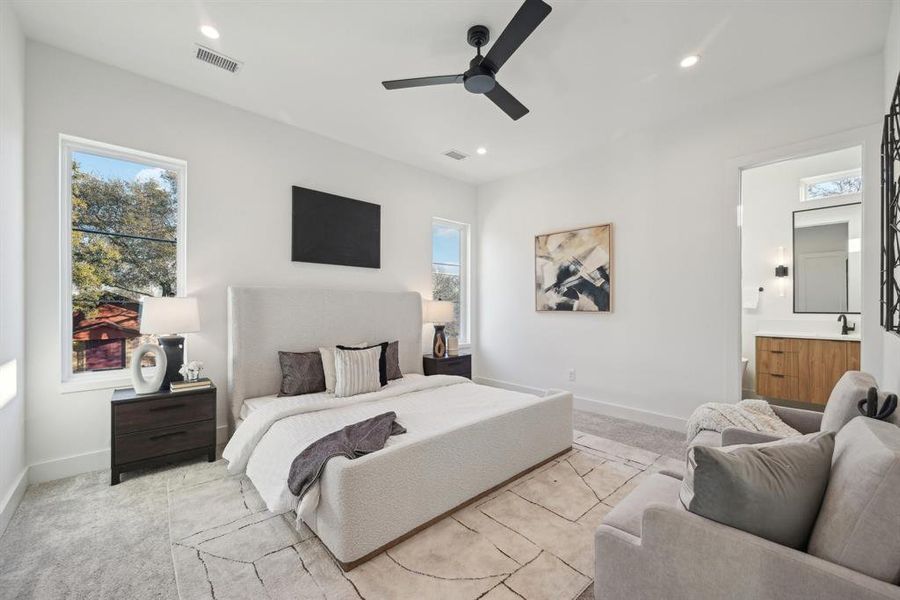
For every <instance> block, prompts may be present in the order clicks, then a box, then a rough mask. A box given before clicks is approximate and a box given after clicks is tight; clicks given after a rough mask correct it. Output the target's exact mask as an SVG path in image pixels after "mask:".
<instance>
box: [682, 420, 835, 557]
mask: <svg viewBox="0 0 900 600" xmlns="http://www.w3.org/2000/svg"><path fill="white" fill-rule="evenodd" d="M833 450H834V434H833V433H831V432H830V431H829V432H822V433H814V434H808V435H805V436H802V437H794V438H785V439H782V440H777V441H774V442H768V443H764V444H754V445H747V446H729V447H727V448H708V447H706V446H694V447H692V448H691V449H690V450H689V451H688V460H687V471H686V472H685V477H684V481H683V483H682V486H681V494H680V496H681V502H682V504H684V506H685V508H687V509H688V510H689V511H691V512H693V513H696V514H698V515H700V516H702V517H706V518H707V519H711V520H713V521H717V522H719V523H722V524H724V525H728V526H730V527H734V528H736V529H741V530H743V531H746V532H748V533H752V534H753V535H756V536H759V537H761V538H765V539H767V540H771V541H773V542H775V543H778V544H781V545H783V546H788V547H791V548H797V549H801V548H805V547H806V543H807V541H808V540H809V536H810V532H811V531H812V528H813V525H814V524H815V521H816V515H817V513H818V512H819V506H820V505H821V503H822V496H823V495H824V494H825V487H826V486H827V484H828V473H829V470H830V469H831V454H832V451H833Z"/></svg>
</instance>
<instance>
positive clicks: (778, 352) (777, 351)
mask: <svg viewBox="0 0 900 600" xmlns="http://www.w3.org/2000/svg"><path fill="white" fill-rule="evenodd" d="M769 352H771V353H772V354H784V350H769Z"/></svg>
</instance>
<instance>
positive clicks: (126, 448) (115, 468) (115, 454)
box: [110, 385, 216, 485]
mask: <svg viewBox="0 0 900 600" xmlns="http://www.w3.org/2000/svg"><path fill="white" fill-rule="evenodd" d="M110 418H111V421H112V443H111V444H110V446H111V448H110V450H111V452H110V485H116V484H117V483H119V476H120V474H121V473H124V472H125V471H133V470H135V469H145V468H147V467H153V466H157V465H162V464H167V463H172V462H177V461H181V460H184V459H186V458H191V457H194V456H198V455H201V456H202V455H206V458H207V460H208V461H209V462H213V461H214V460H216V387H215V386H214V385H210V387H209V388H207V389H203V390H191V391H186V392H169V391H160V392H156V393H155V394H137V393H136V392H135V391H134V389H132V388H124V389H118V390H116V391H115V392H113V397H112V402H111V404H110Z"/></svg>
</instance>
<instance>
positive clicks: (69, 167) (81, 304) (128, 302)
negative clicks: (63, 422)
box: [60, 136, 186, 382]
mask: <svg viewBox="0 0 900 600" xmlns="http://www.w3.org/2000/svg"><path fill="white" fill-rule="evenodd" d="M61 153H62V161H61V162H62V173H61V183H62V185H61V188H62V189H61V199H62V205H63V210H62V211H61V218H62V221H63V222H62V227H61V228H60V230H61V231H62V232H63V237H62V240H61V242H62V249H63V252H62V264H63V269H62V281H61V293H62V307H63V315H62V348H63V380H64V381H73V380H76V379H77V380H80V381H81V382H84V381H86V379H85V378H86V377H87V380H97V379H106V378H117V377H121V376H122V374H123V373H122V371H123V369H127V368H129V367H130V363H131V355H132V353H133V351H134V350H135V349H136V348H137V346H139V345H140V344H141V343H143V342H146V341H149V340H148V337H147V336H146V335H142V334H141V333H140V315H139V306H140V305H139V302H140V298H141V297H142V296H175V295H177V293H178V290H179V289H180V288H182V287H183V285H184V235H183V233H184V232H183V224H184V197H185V189H184V187H185V171H186V166H185V163H184V162H182V161H178V160H175V159H170V158H165V157H160V156H156V155H151V154H147V153H144V152H139V151H135V150H129V149H127V148H120V147H117V146H110V145H108V144H101V143H99V142H92V141H89V140H82V139H78V138H70V137H66V136H63V137H62V138H61ZM152 364H153V359H152V358H148V363H147V364H146V365H145V366H152Z"/></svg>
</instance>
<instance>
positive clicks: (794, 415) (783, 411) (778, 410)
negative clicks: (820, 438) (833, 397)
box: [769, 404, 822, 433]
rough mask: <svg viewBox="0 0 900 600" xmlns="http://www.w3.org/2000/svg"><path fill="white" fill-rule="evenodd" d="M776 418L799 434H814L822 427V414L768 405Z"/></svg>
mask: <svg viewBox="0 0 900 600" xmlns="http://www.w3.org/2000/svg"><path fill="white" fill-rule="evenodd" d="M769 406H771V407H772V410H773V411H775V414H776V415H778V417H779V418H780V419H781V420H782V421H784V422H785V423H787V424H788V425H790V426H791V427H793V428H794V429H796V430H797V431H799V432H800V433H815V432H817V431H819V429H821V427H822V413H820V412H818V411H815V410H803V409H802V408H789V407H787V406H778V405H777V404H770V405H769Z"/></svg>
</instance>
